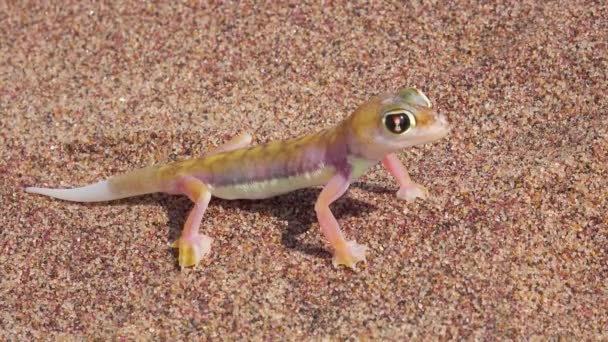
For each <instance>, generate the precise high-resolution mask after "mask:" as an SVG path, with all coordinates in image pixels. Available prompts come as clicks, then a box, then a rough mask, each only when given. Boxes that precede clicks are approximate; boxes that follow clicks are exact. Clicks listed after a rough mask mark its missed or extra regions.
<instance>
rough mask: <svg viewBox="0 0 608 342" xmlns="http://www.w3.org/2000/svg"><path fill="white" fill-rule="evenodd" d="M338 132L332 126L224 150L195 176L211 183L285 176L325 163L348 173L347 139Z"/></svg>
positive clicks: (311, 169) (301, 172)
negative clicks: (268, 141) (283, 139)
mask: <svg viewBox="0 0 608 342" xmlns="http://www.w3.org/2000/svg"><path fill="white" fill-rule="evenodd" d="M339 133H340V132H338V131H337V130H336V129H332V130H327V131H322V132H319V133H316V134H314V135H311V136H306V137H302V138H296V139H292V140H288V141H278V142H271V143H268V144H265V145H260V146H255V147H251V148H248V149H245V150H236V151H230V152H226V153H223V154H221V155H218V156H219V157H220V158H219V159H216V161H215V162H213V163H209V164H207V165H206V166H205V167H204V170H201V171H202V172H201V174H200V175H197V177H198V178H200V179H201V180H202V181H203V182H205V183H207V184H210V185H212V186H227V185H234V184H243V183H252V182H261V181H266V180H271V179H277V178H287V177H290V176H297V175H301V174H303V173H306V172H313V171H316V170H319V169H320V168H321V167H328V166H329V167H333V168H334V169H335V170H337V171H338V172H340V173H343V174H345V175H348V173H349V172H350V165H349V164H348V160H347V152H348V148H347V143H346V141H347V139H345V138H344V137H343V136H342V134H339ZM203 164H204V161H203Z"/></svg>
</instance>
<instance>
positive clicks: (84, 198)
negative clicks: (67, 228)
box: [25, 181, 120, 202]
mask: <svg viewBox="0 0 608 342" xmlns="http://www.w3.org/2000/svg"><path fill="white" fill-rule="evenodd" d="M25 191H26V192H29V193H33V194H40V195H44V196H49V197H54V198H59V199H62V200H66V201H74V202H103V201H111V200H114V199H118V198H120V197H119V196H116V194H113V193H112V191H111V190H110V187H109V186H108V182H107V181H101V182H97V183H95V184H91V185H87V186H83V187H80V188H74V189H49V188H36V187H28V188H25Z"/></svg>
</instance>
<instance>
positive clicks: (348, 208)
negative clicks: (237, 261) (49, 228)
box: [94, 183, 389, 258]
mask: <svg viewBox="0 0 608 342" xmlns="http://www.w3.org/2000/svg"><path fill="white" fill-rule="evenodd" d="M353 187H357V188H361V187H362V186H361V183H355V184H353ZM372 187H373V188H368V187H367V186H364V188H365V189H366V190H369V191H373V192H375V191H378V192H387V191H389V190H386V189H384V190H382V189H383V188H382V189H381V188H379V187H377V188H376V187H374V186H372ZM320 191H321V189H303V190H298V191H294V192H291V193H288V194H285V195H281V196H277V197H273V198H269V199H264V200H233V201H227V200H222V199H218V198H213V199H212V200H211V203H210V207H213V206H217V205H219V206H221V207H222V208H223V209H224V210H225V211H226V212H228V213H230V212H231V211H237V210H242V211H247V212H251V213H258V214H260V215H262V216H272V217H275V218H277V219H278V220H279V221H284V222H286V228H285V229H284V231H283V232H282V233H281V243H282V244H283V245H284V246H285V247H287V248H291V249H295V250H297V251H299V252H302V253H305V254H309V255H313V256H316V257H325V258H329V257H331V254H330V253H329V251H328V250H327V249H326V248H325V246H324V245H320V244H312V243H307V242H303V241H301V239H300V238H299V236H300V235H302V234H304V233H306V232H307V231H308V230H310V228H311V226H312V225H313V223H315V222H317V216H316V214H315V210H314V205H315V201H316V200H317V197H318V196H319V193H320ZM120 203H122V204H125V203H130V204H144V205H159V204H160V205H161V206H162V207H163V208H164V209H165V211H166V212H167V215H168V221H169V222H168V233H167V235H168V241H171V242H172V241H175V240H177V239H178V238H179V235H180V233H181V230H182V228H183V225H184V223H185V221H186V218H187V216H188V214H189V212H190V210H191V208H192V206H193V203H192V202H191V201H190V200H189V199H188V198H187V197H185V196H170V195H165V194H153V195H148V196H143V197H135V198H127V199H124V200H120V201H117V202H111V203H105V204H104V205H108V204H110V205H112V204H120ZM94 205H95V204H94ZM100 205H101V204H100ZM375 208H376V206H374V205H373V204H370V203H367V202H363V201H360V200H357V199H353V198H351V197H349V196H348V194H346V195H344V196H343V197H342V198H340V199H338V200H337V201H336V202H334V203H333V204H332V205H331V210H332V212H333V213H334V216H335V217H336V218H337V219H338V220H340V218H344V217H360V216H362V215H366V214H367V213H369V212H370V211H372V210H374V209H375ZM253 225H254V226H255V222H254V223H253ZM202 231H203V232H207V230H206V229H205V219H204V218H203V224H202ZM319 234H320V232H319ZM235 235H237V236H238V232H235ZM171 253H173V254H174V256H177V250H176V249H172V251H171Z"/></svg>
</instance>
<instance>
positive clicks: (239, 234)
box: [0, 1, 608, 340]
mask: <svg viewBox="0 0 608 342" xmlns="http://www.w3.org/2000/svg"><path fill="white" fill-rule="evenodd" d="M40 3H41V2H38V1H31V2H29V3H27V4H26V3H22V2H15V1H10V2H9V3H7V2H2V3H0V330H1V333H0V336H1V337H0V339H8V340H32V339H46V338H55V339H65V338H67V339H84V338H87V339H104V340H105V339H134V338H143V339H155V340H165V339H171V340H172V339H194V338H203V339H206V340H207V339H209V340H211V339H227V340H236V339H248V340H279V339H293V340H319V339H323V338H337V339H346V338H350V339H357V338H359V339H366V338H368V339H374V340H380V339H383V340H384V339H388V340H426V339H428V338H431V339H439V340H451V339H481V340H495V339H501V340H502V339H507V340H508V339H514V340H515V339H516V340H521V339H524V340H535V339H537V338H538V339H539V340H545V339H548V338H564V339H566V340H597V339H608V333H607V330H608V280H607V276H608V237H607V236H608V216H607V214H606V212H607V209H608V199H607V197H608V196H607V191H608V190H607V189H608V133H607V127H608V115H607V112H608V101H607V100H606V94H607V93H608V82H607V79H608V73H607V71H606V70H608V58H607V56H608V47H607V42H608V16H607V14H608V7H607V5H606V4H605V2H601V1H587V2H583V1H580V2H579V1H561V2H546V3H545V4H541V2H539V1H512V2H502V1H501V2H490V3H487V4H478V2H475V1H453V2H444V1H430V2H427V1H424V2H423V3H422V4H421V3H420V2H417V1H416V2H411V3H401V2H394V3H392V2H390V3H389V2H374V4H372V5H370V4H363V3H361V4H355V3H350V2H349V3H346V2H327V3H326V4H325V5H323V6H321V5H320V4H316V5H300V4H298V3H299V2H296V1H294V2H293V3H292V4H291V5H287V4H285V5H279V4H278V2H273V3H270V4H266V5H254V4H252V3H249V2H247V3H246V2H240V3H239V4H238V5H237V4H235V3H223V2H222V3H218V4H213V5H211V4H207V2H203V3H202V4H201V3H198V2H196V1H180V2H178V3H174V4H172V3H169V2H166V3H158V4H155V3H151V2H143V1H137V2H135V1H132V2H129V3H125V4H122V5H117V4H113V3H114V2H107V3H99V4H90V3H85V2H81V1H62V2H53V3H55V4H53V5H48V4H47V5H43V4H40ZM49 3H50V2H49ZM403 86H416V87H419V88H420V89H422V90H423V91H424V92H425V93H426V94H427V96H428V97H429V98H430V99H431V101H432V102H433V103H434V105H435V106H436V108H437V110H438V111H440V112H442V113H445V114H446V115H447V116H448V117H449V120H450V122H451V123H452V124H453V130H452V132H451V134H450V136H449V137H448V138H446V139H443V140H441V141H439V142H436V143H433V144H429V145H425V146H421V147H416V148H413V149H409V150H406V151H404V152H403V153H401V154H400V158H401V159H402V160H403V161H404V162H405V163H406V165H407V166H408V168H409V170H410V172H411V175H412V177H413V178H414V180H416V181H417V182H419V183H421V184H424V185H425V186H426V187H427V188H428V189H429V190H430V192H431V194H432V198H431V199H429V200H427V201H417V202H415V203H413V204H408V203H405V202H401V201H397V200H396V198H395V195H394V193H395V191H396V190H397V186H396V185H395V183H394V182H393V181H392V179H391V178H390V176H389V175H388V173H387V172H386V171H385V170H383V169H381V168H380V167H379V166H378V167H375V168H374V169H372V170H371V172H369V173H368V174H367V175H366V176H364V177H363V178H362V179H360V180H359V181H358V182H357V183H355V184H353V185H352V187H351V189H350V190H349V192H348V193H347V195H346V196H344V197H343V198H341V199H340V200H339V201H337V203H336V204H335V205H334V206H333V207H332V208H333V211H334V213H335V214H336V216H337V217H338V220H339V222H340V224H341V226H342V228H343V230H344V232H345V234H346V235H347V236H348V237H349V238H351V239H356V240H357V241H358V242H359V243H363V244H366V245H367V246H369V251H368V263H367V264H366V265H364V266H362V267H360V270H359V272H356V273H355V272H352V271H349V270H347V269H334V268H333V267H332V265H331V254H330V252H329V251H330V250H329V246H328V244H327V243H326V241H325V240H324V239H323V238H322V237H321V234H320V232H319V229H318V228H319V227H318V224H317V223H316V219H315V215H314V210H313V205H314V201H315V198H316V196H317V195H318V193H319V191H320V190H319V189H307V190H303V191H298V192H294V193H291V194H288V195H285V196H281V197H277V198H274V199H270V200H265V201H232V202H229V201H221V200H212V203H211V206H210V208H209V211H208V213H207V215H206V217H205V219H204V231H205V232H206V233H207V234H209V235H211V236H212V237H213V238H214V239H215V241H214V245H213V250H212V253H211V255H210V256H209V258H207V259H205V260H204V262H203V263H202V264H201V265H200V266H198V267H196V268H193V269H187V270H183V271H182V270H180V269H179V267H178V266H177V256H176V252H175V251H174V250H171V248H170V247H169V245H170V243H171V242H172V241H173V240H174V239H175V238H176V237H177V236H178V235H179V232H180V229H181V226H182V225H183V223H184V220H185V217H186V215H187V213H188V211H189V209H190V207H191V204H190V203H189V201H188V199H186V198H183V197H176V196H168V195H162V194H155V195H150V196H144V197H140V198H133V199H127V200H121V201H117V202H113V203H106V204H77V203H67V202H62V201H57V200H52V199H48V198H44V197H41V196H35V195H31V194H27V193H24V191H23V188H24V187H25V186H31V185H37V186H52V187H68V186H75V185H84V184H87V183H91V182H94V181H97V180H100V179H104V178H108V177H110V176H112V175H114V174H118V173H121V172H125V171H128V170H130V169H133V168H136V167H142V166H147V165H151V164H159V163H166V162H169V161H173V160H181V159H185V158H188V157H191V156H197V155H201V154H203V153H205V151H207V150H209V149H210V148H212V147H213V146H216V145H218V144H221V143H222V142H223V141H226V140H227V139H228V138H229V137H230V136H233V135H235V134H238V133H240V132H243V131H249V132H252V134H253V135H254V139H255V142H256V143H259V142H265V141H269V140H273V139H281V138H287V137H293V136H297V135H301V134H306V133H310V132H314V131H316V130H319V129H322V128H325V127H328V126H330V125H333V124H335V123H337V122H339V121H340V120H342V119H343V118H344V117H345V116H346V115H348V114H349V113H350V112H351V111H353V110H354V109H355V108H356V106H357V105H358V104H360V103H362V102H364V101H365V100H366V99H368V98H369V97H370V96H373V95H375V94H378V93H381V92H384V91H389V90H395V89H398V88H400V87H403Z"/></svg>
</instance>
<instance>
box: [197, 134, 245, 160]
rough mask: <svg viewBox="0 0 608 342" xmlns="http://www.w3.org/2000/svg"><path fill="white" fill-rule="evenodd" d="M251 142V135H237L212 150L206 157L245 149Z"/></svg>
mask: <svg viewBox="0 0 608 342" xmlns="http://www.w3.org/2000/svg"><path fill="white" fill-rule="evenodd" d="M251 140H253V137H252V136H251V134H249V133H247V132H245V133H242V134H239V135H237V136H236V137H233V138H232V139H230V140H228V141H227V142H225V143H224V144H222V145H220V146H218V147H216V148H214V149H212V150H211V151H209V152H208V153H207V154H206V155H207V156H211V155H214V154H218V153H223V152H228V151H232V150H237V149H239V148H243V147H247V146H249V145H250V144H251Z"/></svg>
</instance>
